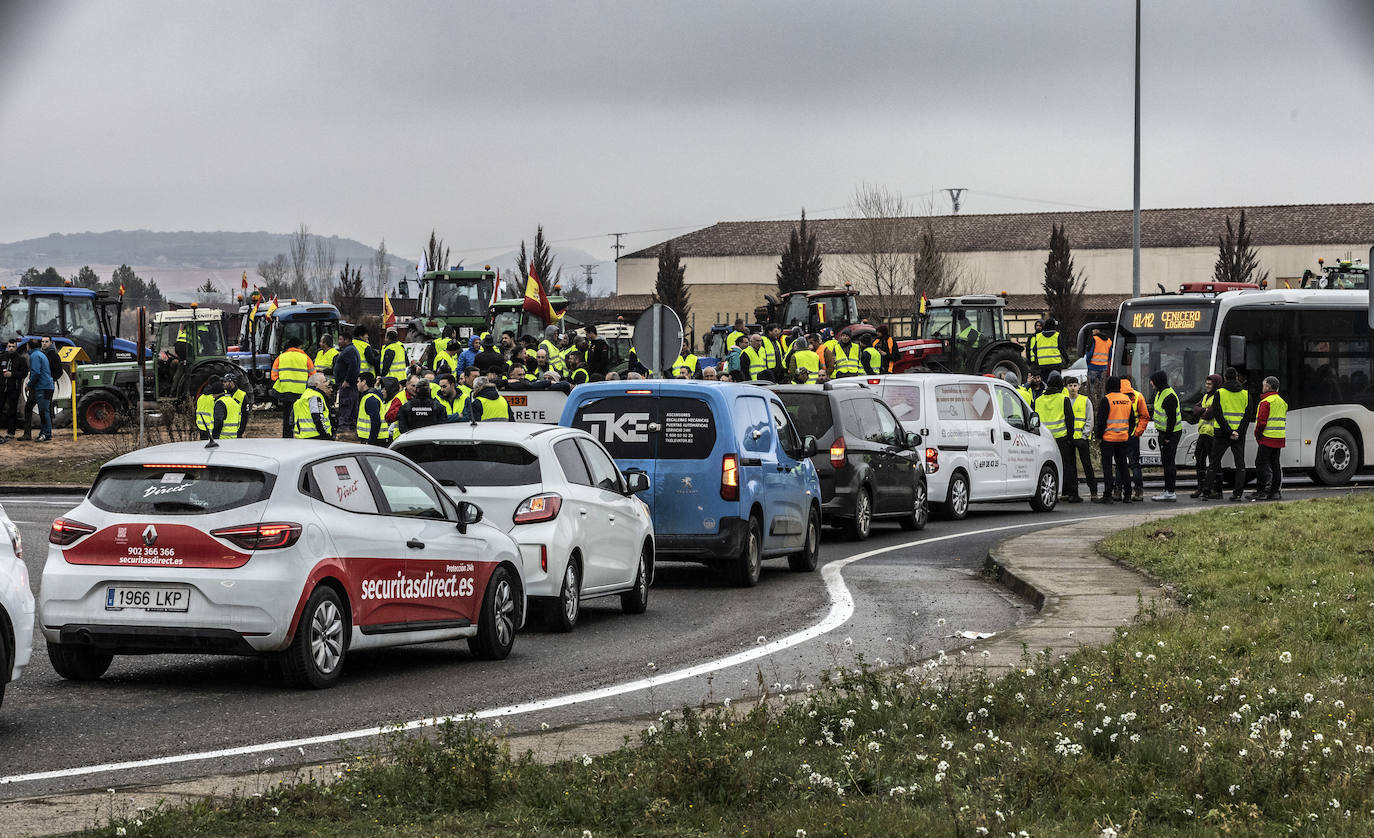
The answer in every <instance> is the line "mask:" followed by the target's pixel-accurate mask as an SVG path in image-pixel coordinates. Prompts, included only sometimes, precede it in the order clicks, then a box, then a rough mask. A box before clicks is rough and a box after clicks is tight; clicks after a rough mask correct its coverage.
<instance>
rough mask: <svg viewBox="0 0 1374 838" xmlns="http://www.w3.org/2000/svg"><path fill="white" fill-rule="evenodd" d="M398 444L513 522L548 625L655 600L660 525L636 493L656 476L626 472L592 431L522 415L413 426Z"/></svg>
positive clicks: (530, 590)
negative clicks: (595, 603) (591, 610)
mask: <svg viewBox="0 0 1374 838" xmlns="http://www.w3.org/2000/svg"><path fill="white" fill-rule="evenodd" d="M392 448H393V449H394V450H396V451H399V452H400V453H402V454H404V455H406V456H407V457H409V458H410V459H411V460H414V461H415V462H416V463H418V464H419V465H420V467H421V468H423V469H425V470H426V471H428V472H429V473H430V474H431V475H432V476H433V477H434V478H435V479H436V480H438V481H439V483H440V484H441V485H443V486H444V487H445V488H446V489H448V492H449V494H450V496H452V497H454V498H462V499H464V500H468V501H471V502H472V503H476V504H477V505H478V506H480V507H482V510H483V511H484V512H485V514H486V516H487V518H486V519H487V521H489V522H490V523H492V524H495V525H498V526H503V527H507V528H508V529H509V530H510V534H511V536H512V537H513V538H514V539H515V540H516V541H517V542H519V544H520V553H521V555H522V557H523V558H524V576H525V584H526V586H527V588H526V594H527V595H528V596H529V597H530V598H531V599H538V600H541V601H542V602H543V603H544V606H545V617H546V622H547V623H548V625H549V627H550V628H553V629H556V630H558V631H571V630H572V628H573V627H574V626H575V625H577V620H578V616H579V614H580V612H581V603H582V602H583V601H584V600H588V599H593V598H596V597H604V596H611V595H619V596H620V605H621V608H622V609H623V610H624V611H625V612H626V613H629V614H642V613H643V612H644V610H645V609H646V608H647V607H648V603H649V586H650V585H651V584H653V578H654V525H653V519H652V517H651V516H650V513H649V508H648V507H647V506H646V505H645V504H644V502H643V501H641V500H640V499H639V498H637V497H635V493H636V492H643V491H645V490H647V489H648V488H649V476H648V475H647V474H645V473H644V472H642V471H630V472H627V473H625V474H622V473H621V472H620V470H619V469H618V468H616V465H615V461H614V460H613V459H611V456H610V455H609V454H607V453H606V449H604V448H602V447H601V443H599V442H597V441H596V439H595V438H594V437H593V436H592V435H591V434H588V433H587V432H586V431H580V430H577V429H575V428H565V427H561V426H558V425H552V426H551V425H536V424H532V423H524V422H481V423H476V424H468V423H462V424H447V425H438V426H435V427H431V428H424V429H421V430H418V431H412V432H410V433H408V434H405V435H403V436H402V437H401V438H400V439H398V440H396V442H394V443H393V444H392Z"/></svg>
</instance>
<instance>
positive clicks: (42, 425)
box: [0, 337, 62, 443]
mask: <svg viewBox="0 0 1374 838" xmlns="http://www.w3.org/2000/svg"><path fill="white" fill-rule="evenodd" d="M61 377H62V359H61V358H60V357H58V354H57V348H56V347H54V346H53V342H52V338H48V337H45V338H30V339H28V340H22V339H20V338H14V337H12V338H9V339H8V340H7V341H6V342H5V347H4V349H3V351H0V431H3V434H0V443H5V442H9V441H10V440H12V439H16V438H17V439H23V440H34V441H36V442H51V441H52V400H53V392H54V391H55V390H56V387H57V385H56V381H57V379H59V378H61ZM26 384H27V385H28V387H27V396H26V395H25V385H26ZM35 423H36V424H37V425H38V435H37V436H36V437H35V436H34V435H33V426H34V424H35ZM21 429H22V431H23V433H22V435H20V431H21Z"/></svg>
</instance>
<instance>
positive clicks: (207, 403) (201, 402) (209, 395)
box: [196, 375, 224, 439]
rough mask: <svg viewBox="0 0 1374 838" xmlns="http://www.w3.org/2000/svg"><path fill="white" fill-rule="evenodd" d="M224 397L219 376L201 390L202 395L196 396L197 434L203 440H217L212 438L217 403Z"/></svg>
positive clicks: (210, 379) (213, 377) (211, 377)
mask: <svg viewBox="0 0 1374 838" xmlns="http://www.w3.org/2000/svg"><path fill="white" fill-rule="evenodd" d="M222 395H224V383H223V382H222V381H221V379H220V377H219V376H217V375H212V376H210V378H208V379H207V380H206V381H205V386H204V387H202V388H201V389H200V395H199V396H196V432H197V433H198V434H199V435H200V438H201V439H214V438H215V437H214V436H212V432H213V429H214V426H215V402H216V401H218V400H219V397H220V396H222Z"/></svg>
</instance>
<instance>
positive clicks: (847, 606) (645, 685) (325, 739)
mask: <svg viewBox="0 0 1374 838" xmlns="http://www.w3.org/2000/svg"><path fill="white" fill-rule="evenodd" d="M1109 517H1113V516H1110V515H1086V516H1081V517H1077V518H1064V519H1062V520H1058V521H1049V522H1047V521H1046V520H1044V519H1040V520H1036V521H1028V522H1026V523H1024V524H1008V525H1005V526H1000V527H985V528H983V529H979V530H970V531H967V532H958V533H950V534H949V535H938V536H934V537H931V538H920V539H917V540H915V541H906V542H903V543H901V544H893V545H892V546H890V547H879V548H878V549H876V550H869V551H867V552H865V553H860V554H858V555H856V556H850V557H848V558H845V559H839V560H836V561H833V562H830V563H829V564H827V565H825V566H824V567H823V568H821V577H822V579H823V580H824V581H825V589H826V593H827V594H828V595H829V596H830V611H829V612H828V613H827V614H826V615H825V618H824V619H822V620H821V621H820V622H819V623H816V624H815V625H813V626H811V627H809V628H805V629H802V630H801V631H798V632H795V633H793V634H789V635H787V636H786V637H781V638H779V639H777V640H774V641H772V642H770V643H765V644H763V645H761V646H758V647H756V648H753V649H749V650H747V651H744V652H737V653H736V654H733V655H727V656H726V657H723V658H717V659H716V660H712V661H706V662H704V663H699V664H695V665H693V666H689V667H686V668H684V669H678V670H674V671H672V672H665V673H663V674H661V675H653V676H650V677H648V678H640V679H637V680H634V681H626V682H624V683H621V684H613V685H611V686H609V687H601V688H599V689H595V690H584V691H583V692H577V693H570V694H568V695H562V696H556V697H553V698H544V699H539V700H537V701H526V702H522V703H520V704H508V705H506V706H504V707H491V708H488V709H486V710H476V711H473V712H470V713H455V714H453V715H449V716H436V717H434V718H430V719H416V720H414V721H410V722H405V723H403V724H396V725H387V726H385V727H369V728H362V729H360V730H348V731H343V732H340V733H326V734H322V735H319V736H307V737H303V738H300V739H286V740H282V741H278V742H263V743H259V744H256V745H242V746H239V747H237V748H222V749H220V750H216V751H199V752H196V753H189V754H175V755H173V756H166V757H152V758H149V759H138V760H128V761H125V762H108V763H103V764H100V765H83V766H79V767H77V768H62V769H57V770H53V771H37V772H34V773H31V774H14V775H11V776H9V777H0V786H4V785H11V784H13V783H30V782H35V781H38V780H59V779H63V778H67V777H82V776H86V775H90V774H105V773H110V772H116V771H131V770H134V769H139V768H155V767H158V766H163V765H176V764H179V763H186V762H201V761H205V760H213V759H224V758H226V757H238V756H247V755H249V754H260V753H267V752H272V751H283V750H289V749H291V748H304V747H307V746H315V745H327V744H330V743H335V742H346V741H350V740H353V739H366V738H368V737H373V736H381V735H383V734H387V733H395V732H397V731H409V730H421V729H423V728H428V727H434V726H436V725H441V724H443V723H445V722H449V721H462V720H466V719H492V718H497V717H500V716H519V715H524V714H526V713H534V712H538V711H540V710H553V709H557V708H559V707H567V706H569V705H573V704H582V703H585V702H588V701H599V700H601V699H604V698H611V697H613V696H617V695H624V694H626V693H631V692H639V691H641V690H647V689H649V688H651V687H656V686H661V685H663V684H671V683H674V682H676V681H683V680H686V679H688V678H695V677H696V676H698V675H705V674H708V673H711V672H716V671H719V670H722V669H729V668H730V667H732V666H738V665H740V664H742V663H748V662H749V661H753V660H758V659H759V658H764V657H767V656H769V655H771V654H773V653H774V652H779V651H782V650H783V649H789V648H791V647H793V646H798V645H800V644H802V643H805V642H807V641H808V640H813V639H815V638H817V637H819V636H821V635H823V634H826V633H827V632H830V631H834V630H835V629H837V628H839V627H840V626H842V625H844V624H845V623H846V622H848V621H849V618H850V617H851V616H853V614H854V598H853V596H852V595H851V594H850V592H849V588H847V587H846V586H845V584H844V579H843V578H842V577H841V576H840V571H842V570H844V568H846V567H848V566H849V565H851V564H853V563H854V562H857V561H861V560H863V559H867V558H872V557H873V556H878V555H881V554H883V553H891V552H893V551H896V550H906V549H909V548H912V547H919V546H921V545H924V544H934V543H936V542H940V541H949V540H951V539H955V538H966V537H969V536H977V535H986V534H988V533H994V532H1002V531H1005V530H1016V529H1025V528H1026V527H1037V526H1044V525H1045V524H1047V523H1049V524H1051V525H1052V526H1059V525H1063V524H1073V523H1077V522H1079V521H1092V520H1096V519H1098V518H1109Z"/></svg>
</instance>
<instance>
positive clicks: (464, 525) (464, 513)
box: [458, 500, 482, 535]
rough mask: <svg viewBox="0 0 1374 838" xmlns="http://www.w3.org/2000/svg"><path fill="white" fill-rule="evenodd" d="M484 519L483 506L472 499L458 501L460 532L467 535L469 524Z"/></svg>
mask: <svg viewBox="0 0 1374 838" xmlns="http://www.w3.org/2000/svg"><path fill="white" fill-rule="evenodd" d="M480 520H482V507H480V506H478V505H477V504H475V503H472V502H471V501H466V500H460V501H458V532H460V533H462V534H463V535H467V533H468V526H469V525H471V524H475V523H477V522H478V521H480Z"/></svg>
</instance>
